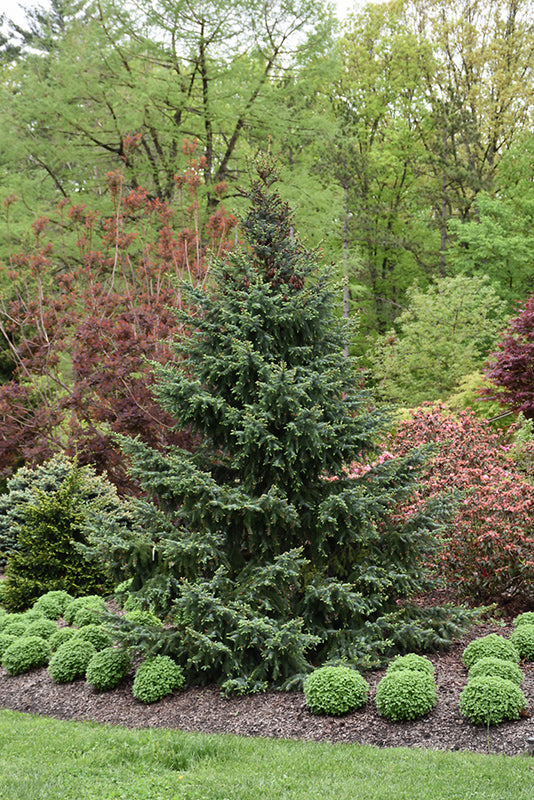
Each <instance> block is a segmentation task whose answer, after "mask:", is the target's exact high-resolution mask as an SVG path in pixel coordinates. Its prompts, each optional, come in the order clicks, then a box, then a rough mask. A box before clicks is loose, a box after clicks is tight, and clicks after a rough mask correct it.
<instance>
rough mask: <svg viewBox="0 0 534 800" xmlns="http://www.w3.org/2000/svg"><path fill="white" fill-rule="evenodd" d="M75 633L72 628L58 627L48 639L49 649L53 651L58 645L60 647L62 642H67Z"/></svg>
mask: <svg viewBox="0 0 534 800" xmlns="http://www.w3.org/2000/svg"><path fill="white" fill-rule="evenodd" d="M76 633H77V631H76V630H75V629H74V628H58V629H57V631H56V632H55V633H54V634H52V636H51V637H50V639H49V640H48V644H49V645H50V650H51V651H52V652H53V653H54V652H55V651H56V650H57V649H58V648H59V647H61V645H62V644H65V642H68V641H69V639H72V637H73V636H75V635H76Z"/></svg>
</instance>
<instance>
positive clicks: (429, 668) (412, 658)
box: [386, 653, 434, 677]
mask: <svg viewBox="0 0 534 800" xmlns="http://www.w3.org/2000/svg"><path fill="white" fill-rule="evenodd" d="M404 669H409V670H413V671H414V672H425V673H426V674H427V675H431V676H432V677H434V665H433V664H432V662H431V661H430V659H428V658H425V656H418V655H416V653H407V654H406V655H405V656H397V657H396V658H394V659H393V661H392V662H391V663H390V664H389V665H388V668H387V670H386V672H388V673H389V672H397V671H398V670H404Z"/></svg>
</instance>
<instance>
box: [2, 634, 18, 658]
mask: <svg viewBox="0 0 534 800" xmlns="http://www.w3.org/2000/svg"><path fill="white" fill-rule="evenodd" d="M18 638H19V637H18V636H14V635H13V634H12V633H0V661H1V659H2V656H3V655H4V651H5V650H6V649H7V648H8V647H9V645H10V644H13V642H16V641H17V639H18Z"/></svg>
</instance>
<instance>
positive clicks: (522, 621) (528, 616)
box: [512, 611, 534, 628]
mask: <svg viewBox="0 0 534 800" xmlns="http://www.w3.org/2000/svg"><path fill="white" fill-rule="evenodd" d="M512 625H513V626H514V628H517V626H518V625H534V611H524V612H523V613H522V614H518V615H517V617H516V618H515V619H514V620H513V622H512Z"/></svg>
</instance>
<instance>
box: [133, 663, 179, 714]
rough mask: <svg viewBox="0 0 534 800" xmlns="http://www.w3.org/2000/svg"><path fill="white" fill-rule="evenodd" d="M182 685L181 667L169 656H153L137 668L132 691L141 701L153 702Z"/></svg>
mask: <svg viewBox="0 0 534 800" xmlns="http://www.w3.org/2000/svg"><path fill="white" fill-rule="evenodd" d="M183 685H184V674H183V672H182V669H181V667H179V666H178V664H177V663H176V662H175V661H173V660H172V658H169V656H154V657H152V658H147V659H146V660H145V661H143V662H142V663H141V664H140V665H139V667H138V668H137V670H136V673H135V678H134V682H133V687H132V693H133V696H134V697H135V698H136V700H140V701H141V702H142V703H155V702H156V701H157V700H160V699H161V698H162V697H165V696H166V695H168V694H171V693H172V692H173V691H174V690H175V689H181V688H182V687H183Z"/></svg>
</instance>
